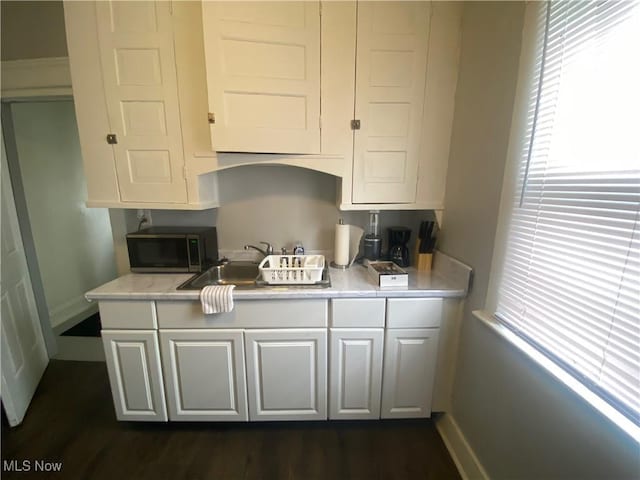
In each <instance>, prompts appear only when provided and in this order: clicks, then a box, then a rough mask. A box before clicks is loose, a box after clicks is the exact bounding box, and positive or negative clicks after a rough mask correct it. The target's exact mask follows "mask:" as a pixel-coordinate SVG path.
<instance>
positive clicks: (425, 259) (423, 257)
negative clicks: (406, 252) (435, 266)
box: [416, 253, 433, 272]
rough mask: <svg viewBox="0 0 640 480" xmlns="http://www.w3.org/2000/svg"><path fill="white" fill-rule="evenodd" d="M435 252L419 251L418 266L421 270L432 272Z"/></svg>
mask: <svg viewBox="0 0 640 480" xmlns="http://www.w3.org/2000/svg"><path fill="white" fill-rule="evenodd" d="M432 261H433V253H418V256H417V260H416V268H417V269H418V271H419V272H430V271H431V262H432Z"/></svg>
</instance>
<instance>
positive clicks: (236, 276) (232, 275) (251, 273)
mask: <svg viewBox="0 0 640 480" xmlns="http://www.w3.org/2000/svg"><path fill="white" fill-rule="evenodd" d="M257 278H258V264H257V263H253V262H229V263H225V264H222V265H216V266H214V267H211V268H210V269H209V270H205V271H204V272H202V273H198V274H196V275H194V276H193V277H191V278H190V279H189V280H187V281H186V282H185V283H183V284H182V285H180V286H179V287H178V290H200V289H201V288H202V287H205V286H207V285H236V288H255V287H256V279H257Z"/></svg>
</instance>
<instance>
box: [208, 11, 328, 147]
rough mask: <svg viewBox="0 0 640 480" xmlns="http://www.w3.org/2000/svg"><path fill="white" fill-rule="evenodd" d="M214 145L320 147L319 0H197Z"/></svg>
mask: <svg viewBox="0 0 640 480" xmlns="http://www.w3.org/2000/svg"><path fill="white" fill-rule="evenodd" d="M202 20H203V27H204V42H205V59H206V67H207V86H208V93H209V111H210V112H211V113H213V114H214V116H215V123H213V124H212V125H211V138H212V140H211V141H212V145H213V147H214V149H215V150H217V151H226V152H258V153H320V3H319V2H318V1H306V2H300V1H298V2H217V1H216V2H203V3H202Z"/></svg>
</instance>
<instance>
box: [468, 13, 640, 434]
mask: <svg viewBox="0 0 640 480" xmlns="http://www.w3.org/2000/svg"><path fill="white" fill-rule="evenodd" d="M545 9H546V2H527V5H526V10H525V18H524V27H523V32H522V44H521V51H520V63H519V68H518V79H517V84H516V92H515V97H514V105H513V114H512V118H511V129H510V134H509V143H508V149H507V157H506V163H505V169H504V177H503V182H502V192H501V196H500V204H499V210H498V222H497V226H496V232H495V238H494V250H493V256H492V260H491V270H490V274H489V283H488V287H487V295H486V299H485V304H484V309H482V310H476V311H474V312H473V314H474V316H475V317H476V318H477V319H478V320H480V321H482V322H483V323H484V324H485V325H487V326H489V327H490V328H491V329H493V330H494V331H495V332H496V333H498V335H499V336H500V337H501V338H502V339H504V340H505V341H507V342H508V343H510V344H511V345H512V346H513V347H515V348H516V349H517V351H518V352H520V353H521V354H523V355H525V356H526V357H527V358H529V359H530V360H532V361H533V362H534V363H535V364H536V365H537V366H539V367H540V368H542V369H544V370H545V371H547V373H549V374H550V375H551V376H552V377H553V378H554V379H555V380H557V381H558V382H559V383H560V384H561V385H563V386H564V387H566V388H568V389H569V390H571V391H573V392H574V393H575V394H576V395H578V397H580V398H581V399H582V400H584V401H586V402H587V403H588V404H589V405H591V407H593V408H594V409H595V410H596V411H597V412H599V413H600V414H601V415H603V416H604V417H605V418H607V419H608V420H610V421H611V422H612V423H614V424H615V425H616V426H617V427H619V428H620V429H621V430H623V431H624V432H625V433H626V434H627V435H629V436H630V437H632V438H633V439H634V440H635V441H636V442H638V443H640V426H639V425H637V424H636V423H635V422H634V421H633V420H631V419H630V418H628V417H627V416H625V415H624V414H623V413H621V412H619V411H618V410H617V409H615V408H614V407H613V406H612V405H610V404H609V403H607V402H606V401H605V400H603V399H602V398H601V397H600V396H599V395H597V394H596V393H594V392H593V391H592V390H590V389H589V388H588V387H587V386H586V385H584V384H583V383H582V382H581V381H580V380H578V378H576V377H575V376H573V375H572V374H571V373H570V372H569V371H567V370H566V369H565V368H564V367H563V366H562V365H561V364H560V363H557V362H556V361H554V360H553V359H552V358H551V357H549V356H547V355H545V354H544V353H542V351H540V350H539V349H538V348H536V347H534V346H533V345H532V344H531V343H529V342H528V341H527V340H526V339H524V338H522V337H520V336H519V335H517V334H516V333H514V331H513V330H512V329H511V328H509V327H508V326H506V325H505V324H504V323H503V322H501V321H500V320H498V319H497V318H496V316H495V312H496V310H497V303H498V292H499V288H500V284H501V282H502V272H503V268H504V264H505V259H506V253H507V244H508V238H509V229H510V220H511V218H512V215H513V212H514V201H513V199H514V198H515V195H516V194H517V192H518V188H519V187H518V177H519V173H520V170H521V160H522V151H523V150H524V148H525V146H526V145H525V142H526V141H527V114H528V111H529V106H530V104H529V98H530V93H531V89H532V88H533V86H534V84H535V81H536V76H537V73H538V72H537V71H536V62H535V60H536V53H537V51H538V49H539V48H540V47H539V45H537V43H536V42H537V38H538V30H537V29H538V23H539V19H540V17H541V15H544V10H545Z"/></svg>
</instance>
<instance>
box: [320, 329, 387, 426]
mask: <svg viewBox="0 0 640 480" xmlns="http://www.w3.org/2000/svg"><path fill="white" fill-rule="evenodd" d="M383 336H384V330H383V329H382V328H375V329H361V328H359V329H342V328H332V329H331V343H330V345H331V349H330V352H331V353H330V360H329V365H330V368H329V378H330V387H329V418H331V419H365V418H380V395H381V385H382V342H383Z"/></svg>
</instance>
